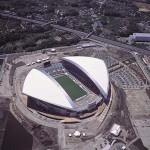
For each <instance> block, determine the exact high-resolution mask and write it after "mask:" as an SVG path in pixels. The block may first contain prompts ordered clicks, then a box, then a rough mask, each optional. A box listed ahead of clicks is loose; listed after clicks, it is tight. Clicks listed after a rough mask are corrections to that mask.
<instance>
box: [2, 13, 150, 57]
mask: <svg viewBox="0 0 150 150" xmlns="http://www.w3.org/2000/svg"><path fill="white" fill-rule="evenodd" d="M0 15H1V16H5V17H10V18H14V19H18V20H22V21H27V22H31V23H35V24H39V25H42V26H43V25H45V24H47V23H48V21H44V20H42V21H39V20H33V19H28V18H23V17H19V16H14V15H10V14H5V13H2V12H0ZM51 25H52V26H53V27H54V28H55V29H59V30H62V31H68V32H71V33H74V34H76V35H78V36H80V37H86V36H87V35H88V33H85V32H81V31H77V30H73V29H70V28H66V27H62V26H59V25H54V24H51ZM88 39H89V40H94V41H95V42H104V43H107V44H111V45H114V46H117V47H121V48H123V49H124V51H129V52H131V51H132V52H137V53H141V54H143V55H147V56H150V50H146V49H141V48H137V47H134V46H130V45H127V44H123V43H120V42H116V41H113V40H109V39H106V38H103V37H99V36H95V35H91V36H90V38H88Z"/></svg>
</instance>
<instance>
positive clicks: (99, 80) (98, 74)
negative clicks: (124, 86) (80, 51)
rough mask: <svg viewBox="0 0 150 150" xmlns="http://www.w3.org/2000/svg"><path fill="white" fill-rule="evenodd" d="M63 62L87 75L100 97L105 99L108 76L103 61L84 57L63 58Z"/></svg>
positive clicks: (107, 88) (107, 89)
mask: <svg viewBox="0 0 150 150" xmlns="http://www.w3.org/2000/svg"><path fill="white" fill-rule="evenodd" d="M63 60H66V61H68V62H70V63H72V64H74V65H75V66H77V67H78V68H79V69H81V70H82V71H83V72H84V73H85V74H86V75H88V77H89V78H90V79H91V80H92V81H93V82H94V83H95V85H96V86H97V87H98V89H99V90H100V91H101V93H102V95H103V96H104V97H105V98H107V95H108V91H109V76H108V71H107V67H106V65H105V63H104V61H103V60H101V59H97V58H93V57H85V56H75V57H64V58H63Z"/></svg>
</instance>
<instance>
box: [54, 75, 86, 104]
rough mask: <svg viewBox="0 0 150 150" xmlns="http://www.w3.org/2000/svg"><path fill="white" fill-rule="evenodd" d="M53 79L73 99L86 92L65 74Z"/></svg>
mask: <svg viewBox="0 0 150 150" xmlns="http://www.w3.org/2000/svg"><path fill="white" fill-rule="evenodd" d="M55 80H56V81H57V82H58V83H59V84H60V85H61V86H62V88H63V89H64V90H65V91H66V93H67V94H68V95H69V96H70V98H71V99H72V100H73V101H74V100H76V99H78V98H80V97H82V96H84V95H86V94H87V93H86V92H85V91H84V90H83V89H82V88H81V87H80V86H79V85H78V84H76V83H75V82H74V81H73V80H72V79H70V78H69V77H68V76H67V75H64V76H60V77H57V78H55Z"/></svg>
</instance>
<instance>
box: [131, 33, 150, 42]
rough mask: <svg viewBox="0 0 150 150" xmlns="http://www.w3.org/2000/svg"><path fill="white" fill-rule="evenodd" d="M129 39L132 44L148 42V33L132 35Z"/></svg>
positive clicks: (149, 38)
mask: <svg viewBox="0 0 150 150" xmlns="http://www.w3.org/2000/svg"><path fill="white" fill-rule="evenodd" d="M129 38H131V39H132V41H134V42H150V33H133V35H130V36H129Z"/></svg>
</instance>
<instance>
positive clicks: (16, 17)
mask: <svg viewBox="0 0 150 150" xmlns="http://www.w3.org/2000/svg"><path fill="white" fill-rule="evenodd" d="M0 15H1V16H4V17H9V18H13V19H17V20H22V21H26V22H31V23H35V24H39V25H43V24H45V23H46V21H44V20H43V21H39V20H33V19H29V18H24V17H19V16H16V15H11V14H7V13H2V12H0Z"/></svg>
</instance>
